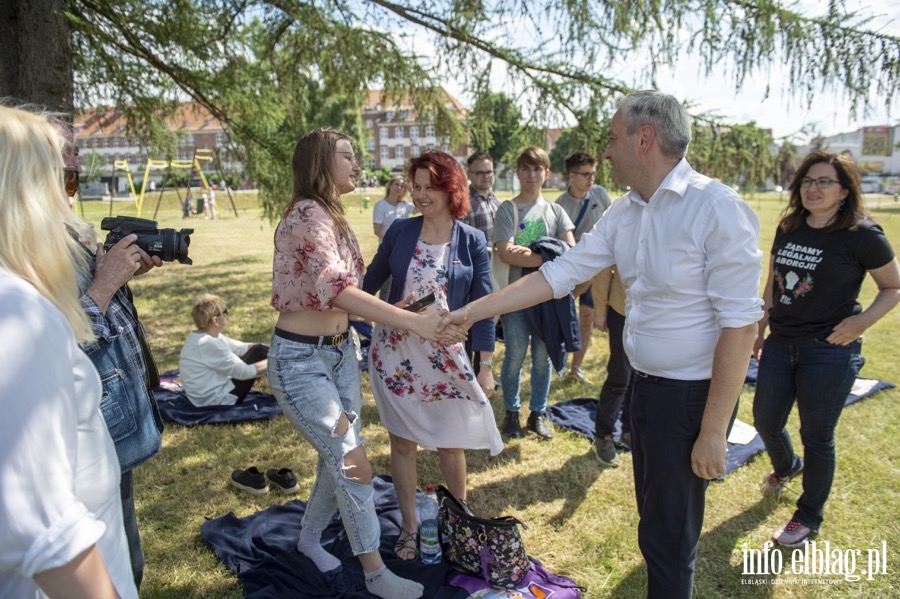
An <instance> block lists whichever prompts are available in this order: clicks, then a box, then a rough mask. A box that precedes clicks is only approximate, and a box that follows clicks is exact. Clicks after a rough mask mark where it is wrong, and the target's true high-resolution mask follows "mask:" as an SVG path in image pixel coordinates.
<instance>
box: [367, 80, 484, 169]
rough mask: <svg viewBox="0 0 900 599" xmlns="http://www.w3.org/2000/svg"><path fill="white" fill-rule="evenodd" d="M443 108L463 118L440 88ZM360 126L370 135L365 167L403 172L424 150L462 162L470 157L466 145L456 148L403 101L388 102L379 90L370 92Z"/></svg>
mask: <svg viewBox="0 0 900 599" xmlns="http://www.w3.org/2000/svg"><path fill="white" fill-rule="evenodd" d="M440 93H441V94H442V95H443V96H444V99H445V100H444V105H445V107H447V108H448V109H449V110H451V111H453V112H454V113H455V114H456V115H457V116H459V117H460V118H465V116H466V114H467V111H466V108H465V107H464V106H463V105H462V104H461V103H460V101H459V100H457V99H456V98H455V97H453V96H452V95H451V94H450V92H448V91H447V90H446V89H444V88H443V87H441V88H440ZM362 117H363V123H364V125H365V127H366V129H367V130H368V131H369V134H370V135H369V142H368V146H367V147H366V151H367V152H368V157H367V158H366V163H365V167H366V168H369V169H380V168H381V167H384V166H387V167H389V168H391V169H392V170H394V171H397V172H403V171H405V170H406V167H407V165H408V164H409V161H410V159H411V158H414V157H416V156H418V155H419V154H421V153H422V152H424V151H426V150H441V151H444V152H447V153H448V154H451V155H452V156H454V157H455V158H456V159H457V160H459V161H461V162H464V161H465V159H466V158H467V157H468V156H469V147H468V146H467V145H466V144H455V145H453V146H452V147H451V145H450V140H449V139H447V138H445V137H440V136H438V135H437V131H436V130H435V126H434V124H433V122H431V120H430V119H429V115H427V114H418V113H417V112H416V111H415V110H414V109H413V107H412V106H411V105H410V104H409V103H408V102H405V101H402V100H401V101H397V100H395V99H393V98H392V99H390V100H388V98H387V96H386V94H385V91H384V90H382V89H375V90H369V91H368V92H367V93H366V97H365V101H364V102H363V108H362Z"/></svg>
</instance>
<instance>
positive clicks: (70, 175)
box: [63, 168, 81, 197]
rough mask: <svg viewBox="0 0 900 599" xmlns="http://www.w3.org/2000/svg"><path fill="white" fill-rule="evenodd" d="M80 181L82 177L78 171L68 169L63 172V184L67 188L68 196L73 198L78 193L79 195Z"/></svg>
mask: <svg viewBox="0 0 900 599" xmlns="http://www.w3.org/2000/svg"><path fill="white" fill-rule="evenodd" d="M80 179H81V176H80V175H79V174H78V169H75V168H67V169H65V170H63V182H64V183H65V186H66V195H67V196H69V197H73V196H74V195H75V194H76V193H78V183H79V181H80Z"/></svg>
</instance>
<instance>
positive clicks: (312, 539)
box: [297, 528, 341, 572]
mask: <svg viewBox="0 0 900 599" xmlns="http://www.w3.org/2000/svg"><path fill="white" fill-rule="evenodd" d="M321 541H322V533H321V532H308V531H307V530H306V529H305V528H301V529H300V540H299V541H297V551H299V552H300V553H302V554H303V555H305V556H306V557H308V558H309V559H311V560H312V561H313V563H314V564H315V565H316V568H318V569H319V572H330V571H331V570H334V569H335V568H339V567H340V566H341V560H339V559H338V558H336V557H335V556H333V555H331V554H330V553H328V552H327V551H325V548H324V547H322V542H321Z"/></svg>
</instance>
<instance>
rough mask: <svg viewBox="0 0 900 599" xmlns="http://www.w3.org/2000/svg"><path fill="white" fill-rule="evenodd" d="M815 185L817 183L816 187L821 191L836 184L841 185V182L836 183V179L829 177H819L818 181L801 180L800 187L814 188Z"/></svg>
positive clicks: (804, 178)
mask: <svg viewBox="0 0 900 599" xmlns="http://www.w3.org/2000/svg"><path fill="white" fill-rule="evenodd" d="M813 183H815V184H816V187H818V188H819V189H828V188H829V187H831V186H832V185H834V184H835V183H840V181H835V180H834V179H829V178H828V177H819V178H818V179H810V178H809V177H803V178H802V179H800V187H801V188H803V189H808V188H810V187H812V186H813Z"/></svg>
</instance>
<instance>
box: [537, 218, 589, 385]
mask: <svg viewBox="0 0 900 599" xmlns="http://www.w3.org/2000/svg"><path fill="white" fill-rule="evenodd" d="M569 247H570V246H569V244H568V243H566V242H565V241H560V240H559V239H556V238H554V237H546V236H545V237H541V238H540V239H538V240H537V241H535V242H534V243H532V244H531V245H529V246H528V249H530V250H531V251H532V252H536V253H538V254H540V255H541V259H542V260H543V261H544V262H552V261H553V260H554V259H555V258H557V257H558V256H561V255H562V253H563V252H565V251H566V250H568V249H569ZM536 270H537V268H523V269H522V276H523V277H524V276H525V275H527V274H528V273H531V272H534V271H536ZM525 316H527V317H528V322H530V323H531V325H532V326H533V327H534V330H535V331H536V332H537V335H538V337H540V338H541V339H542V340H543V341H544V344H545V345H546V346H547V354H548V355H549V356H550V361H551V362H552V363H553V367H554V368H555V369H556V371H557V372H561V371H562V369H563V368H565V366H566V352H574V351H577V350H579V349H581V327H580V325H579V323H578V310H577V309H576V308H575V297H574V296H573V295H572V294H571V293H569V294H568V295H566V296H565V297H561V298H559V299H551V300H547V301H546V302H541V303H540V304H536V305H534V306H531V307H530V308H526V310H525Z"/></svg>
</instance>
